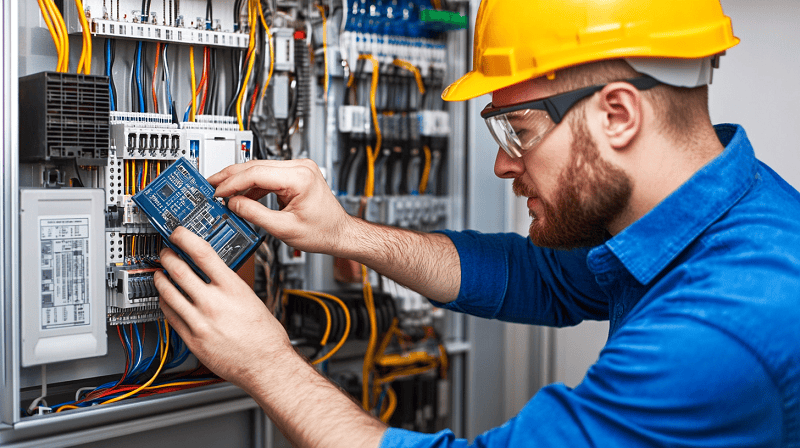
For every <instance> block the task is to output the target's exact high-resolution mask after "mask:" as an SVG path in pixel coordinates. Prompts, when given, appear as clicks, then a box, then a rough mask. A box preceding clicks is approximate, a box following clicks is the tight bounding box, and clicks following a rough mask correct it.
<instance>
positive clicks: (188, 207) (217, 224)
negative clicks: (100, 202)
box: [133, 158, 264, 282]
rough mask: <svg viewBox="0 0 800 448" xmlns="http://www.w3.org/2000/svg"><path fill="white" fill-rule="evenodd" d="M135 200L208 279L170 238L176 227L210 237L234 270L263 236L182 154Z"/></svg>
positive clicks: (166, 237) (180, 251)
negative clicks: (234, 210)
mask: <svg viewBox="0 0 800 448" xmlns="http://www.w3.org/2000/svg"><path fill="white" fill-rule="evenodd" d="M133 201H134V202H135V203H136V205H138V206H139V207H140V208H141V209H142V211H143V212H144V213H145V214H146V215H147V216H148V218H149V219H150V223H151V224H152V225H153V227H155V228H156V230H158V232H159V233H160V234H161V236H163V237H164V243H165V244H167V246H169V247H170V248H171V249H172V250H174V251H175V252H176V253H178V254H179V255H180V256H181V257H182V258H183V259H184V260H186V262H187V263H189V265H190V266H191V267H192V269H194V271H195V272H197V274H198V275H200V276H201V277H202V278H203V279H204V280H205V281H206V282H208V281H209V279H208V276H206V275H205V274H204V273H203V272H202V271H201V270H200V269H199V268H198V267H197V265H195V263H194V262H193V261H192V259H191V258H190V257H189V256H188V255H186V253H184V252H183V251H182V250H180V249H179V248H178V247H176V246H175V245H174V244H172V243H171V242H170V241H169V237H170V235H172V232H173V231H174V230H175V228H177V227H178V226H183V227H186V228H187V229H189V230H191V231H192V232H194V233H195V234H196V235H199V236H200V237H201V238H203V239H205V240H206V241H208V242H209V243H210V244H211V247H213V248H214V250H216V251H217V254H219V256H220V258H222V260H223V261H225V263H226V264H227V265H228V266H230V268H231V269H233V270H236V269H238V268H239V267H241V266H242V264H244V262H245V261H247V259H248V258H249V257H250V255H252V254H253V252H255V250H256V248H258V245H259V244H261V241H262V240H263V239H264V236H263V235H262V236H259V235H258V233H256V232H255V231H254V230H253V229H252V228H251V227H250V225H248V224H247V223H246V222H245V221H244V220H243V219H241V218H239V217H238V216H236V215H235V214H233V212H231V211H230V209H229V208H228V207H226V206H225V205H224V204H222V203H221V201H219V200H217V199H215V198H214V187H212V186H211V184H209V183H208V181H206V179H205V178H204V177H203V176H202V175H201V174H200V173H199V172H198V171H197V169H196V168H195V167H194V166H193V164H192V163H191V162H190V161H188V160H186V159H184V158H179V159H178V160H177V161H176V162H175V163H174V164H172V165H171V166H170V167H169V168H168V169H167V170H166V171H164V172H163V173H161V175H160V176H159V177H158V178H156V179H155V180H154V181H153V182H151V183H150V185H149V186H148V187H147V188H145V189H144V190H142V191H140V192H139V193H137V194H136V195H134V196H133Z"/></svg>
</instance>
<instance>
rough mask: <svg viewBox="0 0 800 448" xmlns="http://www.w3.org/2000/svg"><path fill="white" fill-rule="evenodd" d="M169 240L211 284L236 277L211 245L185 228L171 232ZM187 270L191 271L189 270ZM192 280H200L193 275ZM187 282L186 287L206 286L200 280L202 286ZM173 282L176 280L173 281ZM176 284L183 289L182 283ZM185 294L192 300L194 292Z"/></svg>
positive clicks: (201, 287)
mask: <svg viewBox="0 0 800 448" xmlns="http://www.w3.org/2000/svg"><path fill="white" fill-rule="evenodd" d="M169 240H170V241H171V242H172V243H173V244H175V245H177V246H178V247H180V248H181V249H182V250H183V251H184V252H185V253H186V255H188V256H189V257H190V258H191V259H192V261H194V264H195V265H197V267H198V268H200V270H201V271H203V272H204V273H205V274H206V275H207V276H208V278H210V279H211V281H212V282H213V283H217V284H219V283H222V282H224V281H225V280H226V279H227V275H228V274H231V275H234V276H235V275H236V274H235V273H233V271H231V269H230V268H229V267H228V265H226V264H225V262H224V261H223V260H222V258H220V257H219V255H218V254H217V252H216V251H215V250H214V248H213V247H211V244H209V243H208V242H207V241H206V240H204V239H202V238H200V237H199V236H197V235H195V234H194V233H192V232H191V231H190V230H188V229H186V228H185V227H178V228H176V229H175V230H174V231H173V232H172V235H171V236H170V237H169ZM181 261H182V260H181ZM162 264H163V261H162ZM184 264H185V263H184ZM164 267H165V268H167V266H166V265H164ZM186 267H187V268H189V266H188V265H186ZM189 269H190V270H191V268H189ZM167 270H168V271H169V272H170V274H172V270H170V269H169V268H167ZM192 273H193V272H192ZM194 278H197V279H198V280H200V278H199V277H197V276H196V275H194ZM189 280H190V283H189V285H187V286H188V287H199V288H200V289H204V288H205V286H206V284H205V282H203V281H202V280H200V282H201V283H202V285H196V284H195V282H193V281H192V280H191V279H189ZM175 281H178V280H177V279H175ZM178 284H179V285H180V286H181V288H183V284H182V283H180V282H178ZM186 292H187V293H188V294H189V295H190V296H192V298H194V297H195V294H196V292H192V291H188V290H186ZM197 292H199V291H197Z"/></svg>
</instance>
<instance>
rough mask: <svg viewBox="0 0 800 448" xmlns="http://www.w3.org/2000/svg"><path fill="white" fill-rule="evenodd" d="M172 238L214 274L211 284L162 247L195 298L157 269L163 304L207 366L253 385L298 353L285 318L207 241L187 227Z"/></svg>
mask: <svg viewBox="0 0 800 448" xmlns="http://www.w3.org/2000/svg"><path fill="white" fill-rule="evenodd" d="M170 241H172V242H173V243H174V244H176V245H177V246H178V247H180V248H181V249H183V250H184V251H185V252H186V253H187V254H188V255H189V256H190V257H191V258H192V260H194V262H195V264H197V266H198V267H199V268H200V269H201V270H202V271H203V272H204V273H205V274H206V275H207V276H208V277H209V278H210V279H211V283H210V284H206V283H205V282H204V281H203V280H202V279H201V278H200V277H198V276H197V274H195V272H194V271H193V270H192V268H191V267H189V265H188V264H186V262H184V261H183V259H181V258H180V257H179V256H178V255H177V254H176V253H175V252H173V251H172V250H170V249H166V248H165V249H164V250H162V251H161V264H162V265H163V266H164V268H165V269H166V270H167V271H168V272H169V275H170V277H171V278H172V280H173V281H175V283H177V284H178V286H180V287H181V289H182V290H183V291H185V292H186V294H188V295H189V297H191V299H192V301H189V300H187V298H186V297H184V296H183V294H181V292H180V291H179V290H178V288H176V287H175V285H173V284H172V283H171V282H170V280H169V278H167V276H166V275H164V273H163V272H161V271H158V272H156V274H155V279H154V280H155V286H156V288H157V289H158V292H159V294H160V296H161V300H160V304H161V309H162V311H163V312H164V315H165V316H166V317H167V319H168V320H169V323H170V325H172V327H173V328H175V330H176V331H177V332H178V334H180V336H181V338H183V340H184V342H186V344H187V345H188V347H189V349H190V350H191V351H192V353H194V354H195V356H197V358H198V359H199V360H200V361H201V362H202V363H203V364H205V365H206V367H208V368H209V369H211V371H213V372H214V373H216V374H217V375H219V376H220V377H222V378H225V379H226V380H228V381H230V382H232V383H234V384H236V385H237V386H239V387H241V388H243V389H245V390H248V389H249V388H250V387H253V386H254V384H253V382H255V381H256V379H257V378H259V377H261V376H263V374H264V373H265V372H264V371H263V370H264V366H265V365H270V364H272V365H275V363H276V361H278V360H279V359H283V358H285V357H286V356H287V355H293V356H294V355H295V353H294V349H293V348H292V346H291V343H290V342H289V337H288V336H287V334H286V331H285V330H284V329H283V327H282V326H281V324H280V323H279V322H278V321H277V320H276V319H275V318H274V317H273V316H272V315H271V314H270V313H269V311H268V310H267V308H266V306H264V304H263V303H262V302H261V300H260V299H259V298H258V297H257V296H256V295H255V294H254V293H253V290H252V289H250V287H249V286H248V285H247V284H246V283H245V282H244V281H243V280H242V279H241V278H239V276H238V275H236V273H235V272H233V271H232V270H231V269H230V268H228V266H227V265H226V264H225V262H224V261H222V259H221V258H220V257H219V255H217V253H216V252H215V251H214V249H213V248H212V247H211V245H210V244H208V242H206V241H205V240H203V239H202V238H200V237H199V236H197V235H195V234H194V233H192V232H191V231H189V230H187V229H185V228H183V227H178V228H177V229H175V231H174V232H173V233H172V236H171V238H170Z"/></svg>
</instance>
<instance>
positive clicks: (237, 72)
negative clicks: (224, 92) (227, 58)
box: [225, 50, 244, 117]
mask: <svg viewBox="0 0 800 448" xmlns="http://www.w3.org/2000/svg"><path fill="white" fill-rule="evenodd" d="M236 53H237V52H236V51H233V52H231V55H232V56H231V60H232V61H231V62H232V63H231V67H232V68H233V71H234V76H231V80H232V81H233V80H234V79H236V78H238V79H237V80H236V81H234V84H233V87H232V89H231V101H230V103H228V107H227V108H226V109H225V115H229V116H232V117H233V116H236V109H234V108H235V107H236V98H237V96H238V95H239V89H240V86H241V84H242V82H243V81H244V78H243V76H242V75H243V70H242V68H243V67H242V64H243V63H244V50H239V52H238V53H239V60H238V61H236Z"/></svg>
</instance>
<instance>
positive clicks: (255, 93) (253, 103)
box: [247, 84, 259, 129]
mask: <svg viewBox="0 0 800 448" xmlns="http://www.w3.org/2000/svg"><path fill="white" fill-rule="evenodd" d="M258 87H259V85H258V84H256V87H255V88H254V89H253V97H252V98H250V112H249V113H248V114H247V129H250V119H252V118H253V109H255V108H256V98H257V97H258Z"/></svg>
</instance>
